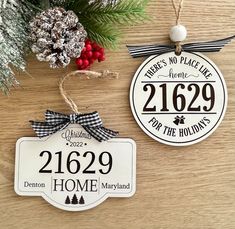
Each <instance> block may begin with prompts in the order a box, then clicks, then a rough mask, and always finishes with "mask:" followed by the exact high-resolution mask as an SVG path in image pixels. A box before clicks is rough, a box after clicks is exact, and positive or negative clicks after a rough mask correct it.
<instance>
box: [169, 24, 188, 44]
mask: <svg viewBox="0 0 235 229" xmlns="http://www.w3.org/2000/svg"><path fill="white" fill-rule="evenodd" d="M186 37H187V30H186V28H185V27H184V26H183V25H175V26H173V27H172V28H171V30H170V39H171V40H172V41H173V42H181V41H183V40H185V39H186Z"/></svg>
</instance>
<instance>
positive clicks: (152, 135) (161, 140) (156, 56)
mask: <svg viewBox="0 0 235 229" xmlns="http://www.w3.org/2000/svg"><path fill="white" fill-rule="evenodd" d="M184 52H185V51H184ZM168 53H172V52H166V53H163V54H160V55H154V56H150V57H149V58H148V59H146V60H145V61H144V62H143V63H142V65H141V66H140V67H139V68H138V69H137V71H136V73H135V75H134V78H133V80H132V82H131V87H130V92H132V94H131V93H130V102H131V108H133V109H131V110H132V113H133V116H134V118H135V119H136V118H137V119H138V120H139V122H137V124H138V125H139V126H140V128H141V129H142V130H143V128H144V129H145V130H146V131H144V132H145V133H146V132H148V133H149V134H150V135H149V134H147V133H146V134H147V135H148V136H150V137H151V138H153V139H154V140H157V139H159V142H160V143H164V142H165V143H166V142H168V143H170V145H173V144H174V145H176V144H177V145H178V146H187V145H190V144H188V143H190V142H194V141H196V142H195V143H193V144H196V143H198V142H200V140H199V139H201V138H202V140H204V139H205V138H206V136H207V135H208V136H207V137H209V136H210V135H211V134H212V133H213V132H214V131H215V130H216V126H217V125H219V124H220V122H221V121H222V120H223V117H224V115H225V112H226V109H225V103H226V107H227V103H228V98H227V95H226V93H225V85H226V82H225V80H222V78H223V75H222V73H221V72H220V73H221V74H219V72H218V71H217V69H216V68H217V66H216V64H215V63H214V62H213V61H211V62H212V63H213V64H214V65H215V66H213V65H212V63H211V62H209V61H208V60H206V59H205V58H204V57H203V56H201V55H199V54H197V53H194V52H185V53H190V54H194V55H196V56H198V57H200V58H202V59H203V60H205V61H206V62H207V63H208V64H210V65H211V66H212V68H213V69H214V70H215V71H216V73H217V76H219V79H220V81H221V84H222V87H223V94H224V101H223V109H222V112H221V114H220V116H219V119H218V120H217V122H216V123H215V125H214V126H213V127H212V128H211V129H210V130H209V131H208V132H207V133H205V134H204V135H202V136H200V137H198V138H196V139H194V140H191V141H184V142H174V141H168V140H165V139H163V138H160V137H158V136H156V135H155V134H153V133H152V132H151V131H149V130H148V129H147V128H146V126H145V125H144V124H143V123H142V122H141V120H140V118H139V116H138V114H137V111H136V107H135V103H134V88H135V84H136V81H137V79H138V77H139V75H140V73H141V71H142V70H143V68H144V67H145V66H146V65H147V64H148V63H149V62H150V61H152V60H153V59H155V58H158V57H159V56H162V55H165V54H168ZM151 57H152V58H151ZM208 59H209V58H208ZM209 60H210V59H209ZM218 70H219V69H218ZM223 79H224V78H223ZM226 87H227V86H226ZM133 110H134V112H135V113H134V112H133ZM218 123H219V124H218ZM142 127H143V128H142ZM217 127H218V126H217ZM202 140H201V141H202ZM166 144H167V143H166ZM177 145H176V146H177Z"/></svg>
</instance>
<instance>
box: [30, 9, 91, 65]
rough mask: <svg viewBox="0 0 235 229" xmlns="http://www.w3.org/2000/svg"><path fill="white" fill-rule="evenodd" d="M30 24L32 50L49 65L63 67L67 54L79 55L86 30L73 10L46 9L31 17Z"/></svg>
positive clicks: (67, 59) (69, 56)
mask: <svg viewBox="0 0 235 229" xmlns="http://www.w3.org/2000/svg"><path fill="white" fill-rule="evenodd" d="M30 28H31V40H32V42H33V45H32V51H33V52H34V53H36V56H37V59H38V60H39V61H48V62H49V64H50V67H51V68H57V67H65V66H67V65H68V64H69V63H70V59H71V58H78V57H80V55H81V51H82V49H83V47H84V45H85V42H84V41H85V39H86V36H87V33H86V31H85V30H84V28H83V26H82V24H81V23H79V22H78V17H77V16H76V14H75V13H74V12H73V11H65V10H64V9H63V8H60V7H56V8H53V9H48V10H46V11H43V12H42V13H40V14H39V15H37V16H36V17H35V18H34V19H33V21H32V22H31V23H30Z"/></svg>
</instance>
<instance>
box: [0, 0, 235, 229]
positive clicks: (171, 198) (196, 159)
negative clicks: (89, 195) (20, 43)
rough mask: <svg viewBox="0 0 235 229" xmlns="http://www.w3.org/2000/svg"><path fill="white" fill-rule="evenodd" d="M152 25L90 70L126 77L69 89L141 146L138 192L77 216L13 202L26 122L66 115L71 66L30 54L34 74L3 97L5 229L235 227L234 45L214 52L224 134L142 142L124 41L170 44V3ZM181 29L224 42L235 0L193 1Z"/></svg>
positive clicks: (0, 212) (132, 65)
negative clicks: (176, 143)
mask: <svg viewBox="0 0 235 229" xmlns="http://www.w3.org/2000/svg"><path fill="white" fill-rule="evenodd" d="M148 11H149V14H150V15H151V18H152V21H151V22H146V23H144V24H142V25H138V26H135V27H129V28H126V29H123V34H124V35H123V38H122V42H121V44H120V49H119V50H118V51H116V52H108V53H107V61H106V62H104V63H102V64H97V65H94V67H93V69H94V70H100V69H110V70H112V71H118V72H120V76H121V77H120V79H119V80H114V81H108V80H102V81H101V80H100V81H99V80H94V81H93V80H92V81H79V82H78V81H77V80H76V79H72V80H71V81H69V82H68V83H66V88H67V89H69V92H70V93H71V95H72V96H73V98H74V100H75V101H76V102H77V104H79V105H80V109H81V111H93V110H98V111H99V112H100V114H101V117H103V119H104V120H105V124H106V125H107V126H108V127H110V128H112V129H117V130H119V131H120V136H122V137H132V138H133V139H135V141H136V142H137V146H138V153H137V192H136V195H135V196H134V197H132V198H129V199H122V198H120V199H118V198H112V199H108V200H107V201H105V202H104V203H103V204H101V205H100V206H98V207H96V208H95V209H92V210H89V211H85V212H80V213H78V212H77V213H73V212H65V211H62V210H59V209H56V208H54V207H53V206H51V205H49V204H48V203H47V202H45V201H44V200H43V199H42V198H40V197H21V196H17V195H16V193H15V192H14V190H13V176H14V155H15V152H14V151H15V142H16V140H17V139H18V138H19V137H22V136H34V133H33V131H32V130H31V128H30V127H29V124H28V120H29V119H42V118H43V112H44V111H45V110H46V109H48V108H51V109H53V110H55V111H59V112H69V108H68V107H67V106H66V105H65V104H64V102H63V100H62V99H61V97H60V95H59V91H58V79H59V77H60V76H61V75H62V74H64V73H65V72H66V71H70V70H74V69H75V65H72V66H70V68H69V69H64V70H51V69H49V68H48V66H47V64H46V63H40V62H38V61H36V60H35V58H34V57H33V56H32V57H30V58H29V59H28V72H29V73H30V74H31V75H32V76H33V78H30V77H29V76H27V75H26V74H19V75H18V79H19V80H20V82H21V88H18V89H15V90H12V92H11V95H10V97H8V98H7V97H4V96H1V101H0V126H1V135H0V143H1V144H0V185H1V186H0V187H1V188H0V228H2V229H12V228H17V229H18V228H19V229H29V228H34V229H39V228H40V229H41V228H47V229H52V228H61V229H69V228H82V229H87V228H94V229H101V228H102V229H103V228H115V229H116V228H117V229H119V228H120V229H125V228H133V229H134V228H135V229H142V228H148V229H151V228H157V229H160V228H164V229H191V228H192V229H202V228H203V229H204V228H206V229H207V228H211V229H234V228H235V142H234V139H235V115H234V113H235V91H234V85H235V76H234V72H235V64H234V63H235V42H233V43H231V44H230V45H228V46H227V47H226V48H224V49H223V50H222V51H221V52H220V53H215V54H208V57H209V58H211V59H212V60H213V61H214V62H215V63H216V64H217V65H218V66H219V67H220V69H221V71H222V72H223V74H224V77H225V80H226V83H227V86H228V92H229V103H228V109H227V114H226V116H225V119H224V121H223V122H222V124H221V125H220V127H219V128H218V130H217V131H216V132H215V133H214V134H213V135H212V136H210V137H209V138H208V139H207V140H205V141H203V142H201V143H199V144H196V145H193V146H190V147H180V148H174V147H169V146H165V145H163V144H160V143H158V142H156V141H154V140H152V139H151V138H150V137H148V136H146V135H145V134H144V133H143V131H142V130H141V129H140V128H139V127H138V126H137V124H136V122H135V121H134V119H133V117H132V114H131V110H130V107H129V101H128V93H129V86H130V82H131V79H132V77H133V74H134V72H135V71H136V69H137V67H138V66H139V65H140V63H141V62H142V61H143V59H142V58H140V59H135V60H133V59H132V58H130V57H129V55H128V53H127V50H126V48H125V44H140V43H154V42H158V43H164V42H168V40H167V37H168V31H169V28H170V27H171V26H172V25H173V23H174V21H175V16H174V14H173V9H172V6H171V3H170V0H168V1H166V0H158V1H154V0H152V1H150V3H149V5H148ZM181 21H182V24H184V25H185V26H186V27H187V29H188V32H189V35H188V40H187V41H188V42H190V41H206V40H211V39H219V38H223V37H226V36H229V35H233V34H235V1H234V0H224V1H218V0H212V1H193V0H187V1H185V4H184V10H183V13H182V19H181Z"/></svg>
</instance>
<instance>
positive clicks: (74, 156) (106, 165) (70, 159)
mask: <svg viewBox="0 0 235 229" xmlns="http://www.w3.org/2000/svg"><path fill="white" fill-rule="evenodd" d="M96 155H97V154H95V153H94V152H92V151H86V152H84V153H83V154H80V153H79V152H78V151H72V152H70V153H69V154H68V156H67V158H66V160H64V161H63V158H62V151H59V152H55V153H54V154H52V153H51V152H50V151H47V150H44V151H42V152H41V153H40V154H39V156H40V157H46V158H47V160H46V163H45V164H44V165H43V166H42V168H41V169H40V170H39V173H52V172H54V173H64V171H65V169H62V165H63V164H65V165H66V170H67V171H68V172H69V173H70V174H77V173H78V172H80V171H81V170H82V173H83V174H95V173H96V172H99V173H101V174H108V173H109V172H110V171H111V169H112V166H113V158H112V155H111V154H110V153H109V152H107V151H104V152H102V153H101V154H100V155H99V157H98V162H99V165H100V168H99V169H98V171H96V170H95V169H94V168H93V164H94V162H95V160H96ZM81 156H82V157H84V158H88V157H89V158H90V159H88V160H89V163H87V164H86V165H84V166H83V165H82V164H81V163H80V161H79V157H81ZM53 158H55V160H56V162H57V168H56V170H55V171H52V169H51V166H50V164H51V160H52V159H53ZM67 171H66V172H67Z"/></svg>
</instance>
